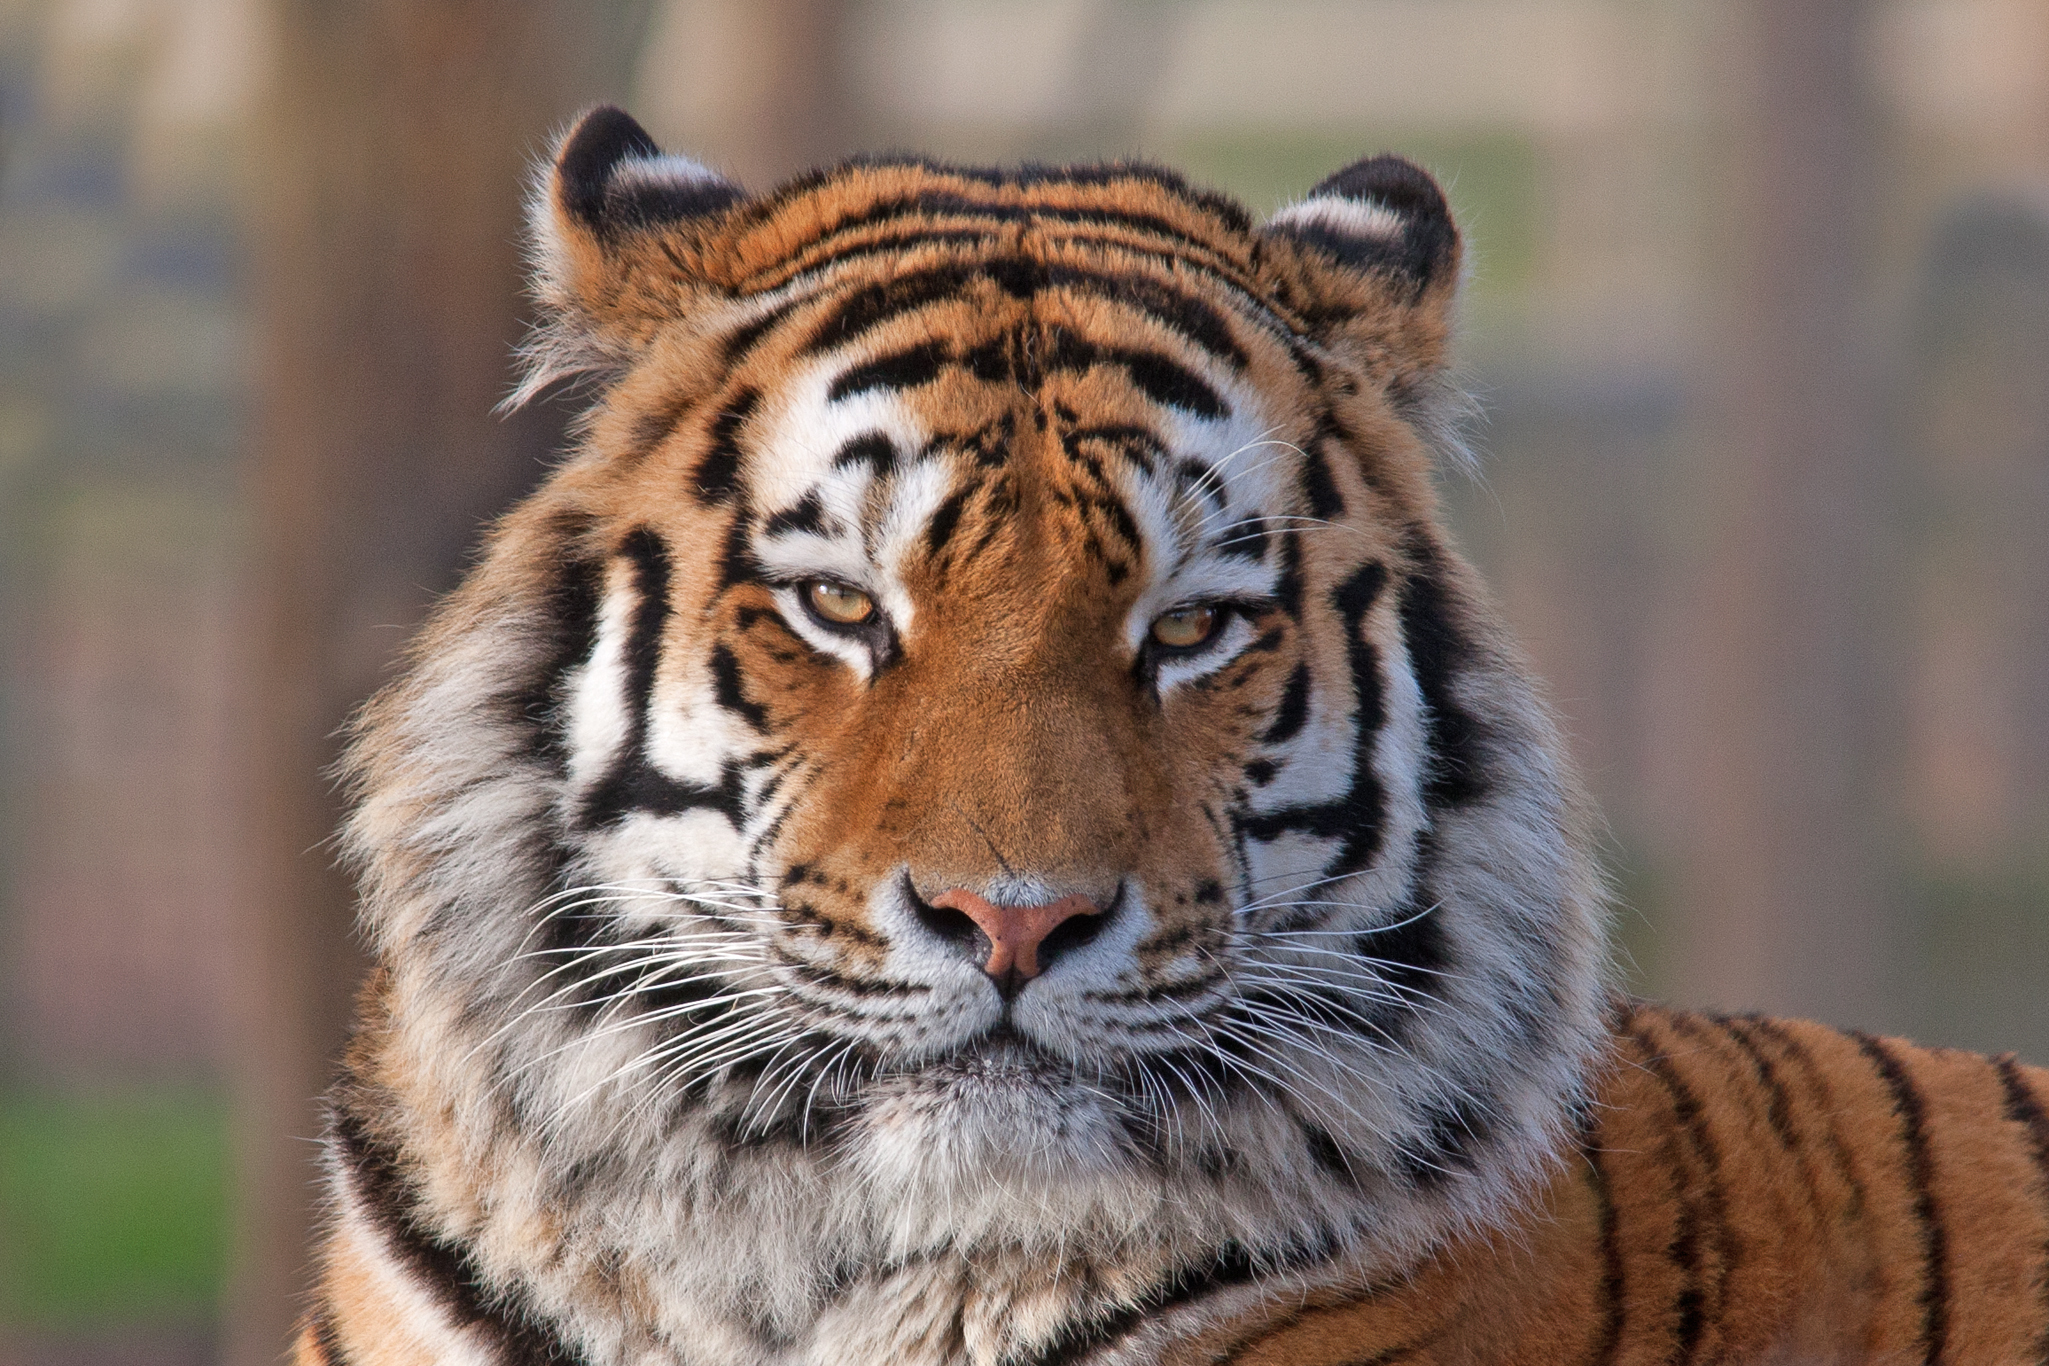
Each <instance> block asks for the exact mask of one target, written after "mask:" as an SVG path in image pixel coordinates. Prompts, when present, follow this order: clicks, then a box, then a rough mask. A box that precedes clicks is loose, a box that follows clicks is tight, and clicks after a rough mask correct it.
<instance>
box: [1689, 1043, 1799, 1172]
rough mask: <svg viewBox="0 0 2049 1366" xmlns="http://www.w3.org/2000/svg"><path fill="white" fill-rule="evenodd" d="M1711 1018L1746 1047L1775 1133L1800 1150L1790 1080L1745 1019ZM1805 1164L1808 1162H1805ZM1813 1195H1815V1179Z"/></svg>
mask: <svg viewBox="0 0 2049 1366" xmlns="http://www.w3.org/2000/svg"><path fill="white" fill-rule="evenodd" d="M1709 1018H1710V1019H1712V1020H1713V1021H1714V1023H1715V1024H1717V1025H1718V1026H1720V1027H1721V1030H1722V1032H1723V1033H1724V1034H1727V1035H1728V1036H1729V1038H1730V1040H1731V1041H1732V1042H1734V1043H1735V1045H1736V1047H1737V1048H1739V1049H1741V1050H1742V1052H1743V1056H1744V1057H1746V1058H1748V1059H1749V1060H1750V1066H1751V1070H1753V1071H1754V1072H1756V1073H1757V1081H1758V1084H1759V1085H1760V1086H1762V1087H1764V1096H1765V1104H1764V1117H1765V1122H1766V1123H1768V1124H1770V1125H1771V1126H1772V1134H1773V1135H1774V1136H1775V1137H1776V1138H1777V1139H1778V1140H1779V1146H1780V1147H1782V1148H1784V1149H1785V1150H1786V1151H1787V1152H1798V1151H1799V1149H1800V1136H1799V1135H1798V1134H1796V1133H1794V1132H1793V1109H1792V1098H1791V1097H1790V1096H1789V1095H1787V1093H1786V1083H1785V1082H1784V1081H1783V1080H1782V1079H1781V1078H1780V1077H1779V1069H1778V1068H1777V1067H1775V1066H1773V1065H1772V1060H1771V1059H1770V1058H1767V1057H1766V1056H1765V1055H1764V1050H1763V1049H1761V1048H1759V1047H1758V1046H1757V1040H1755V1039H1753V1038H1751V1037H1750V1031H1749V1030H1748V1029H1746V1028H1744V1027H1743V1026H1744V1025H1745V1023H1746V1022H1745V1021H1742V1020H1732V1019H1730V1018H1728V1017H1727V1016H1725V1015H1713V1016H1710V1017H1709ZM1802 1165H1803V1166H1804V1165H1806V1164H1805V1163H1804V1162H1803V1163H1802ZM1810 1175H1811V1174H1810ZM1809 1194H1810V1195H1812V1194H1814V1191H1813V1189H1812V1181H1811V1180H1810V1182H1809Z"/></svg>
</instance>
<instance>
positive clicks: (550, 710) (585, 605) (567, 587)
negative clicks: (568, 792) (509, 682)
mask: <svg viewBox="0 0 2049 1366" xmlns="http://www.w3.org/2000/svg"><path fill="white" fill-rule="evenodd" d="M594 525H595V519H593V518H591V517H588V516H585V515H583V514H581V513H570V514H563V515H561V516H558V517H556V518H555V519H553V521H552V523H551V525H550V526H549V528H548V532H547V535H546V536H545V537H544V549H543V550H542V551H541V553H540V555H539V557H538V558H539V560H540V562H542V563H546V564H553V565H558V566H560V568H559V569H558V570H557V572H556V575H555V578H554V579H553V580H552V581H551V582H550V583H549V584H548V586H547V588H546V590H545V591H544V593H543V595H542V599H541V604H540V613H539V615H540V624H539V629H538V630H537V631H536V632H535V635H536V636H537V637H538V639H537V640H536V641H535V643H536V644H537V645H538V646H539V649H538V650H535V651H533V653H534V654H535V655H537V656H538V660H539V662H538V664H537V665H536V667H535V668H534V670H533V672H532V673H530V674H528V675H527V676H526V678H525V679H523V680H522V681H521V683H520V686H519V687H517V688H515V689H514V690H513V691H511V692H509V693H507V694H506V695H505V699H504V704H503V705H504V708H505V713H506V715H507V716H508V717H509V718H510V719H511V721H512V722H513V724H514V725H517V726H520V727H524V728H527V730H528V740H527V743H526V745H525V747H524V748H525V753H526V754H527V755H528V756H530V757H532V758H535V759H539V760H541V761H542V762H544V763H546V764H547V765H548V767H549V768H550V769H551V770H552V771H553V772H554V773H555V774H556V776H558V777H559V776H561V775H562V774H564V773H566V772H567V771H568V766H569V755H568V749H567V746H566V743H565V740H564V736H563V730H564V727H563V721H562V715H561V711H562V703H563V696H562V684H563V680H564V678H565V677H566V676H567V674H568V673H569V671H570V670H571V669H573V668H575V667H576V666H577V665H579V664H581V663H583V662H584V661H585V660H587V659H589V658H590V656H591V651H592V650H593V649H595V648H596V646H597V638H598V601H599V598H600V596H601V595H602V589H603V586H604V562H603V560H602V559H601V558H600V557H598V556H595V555H592V554H590V553H589V552H588V551H586V550H585V549H584V546H583V541H584V538H585V536H587V535H588V534H589V532H590V530H591V528H592V527H593V526H594Z"/></svg>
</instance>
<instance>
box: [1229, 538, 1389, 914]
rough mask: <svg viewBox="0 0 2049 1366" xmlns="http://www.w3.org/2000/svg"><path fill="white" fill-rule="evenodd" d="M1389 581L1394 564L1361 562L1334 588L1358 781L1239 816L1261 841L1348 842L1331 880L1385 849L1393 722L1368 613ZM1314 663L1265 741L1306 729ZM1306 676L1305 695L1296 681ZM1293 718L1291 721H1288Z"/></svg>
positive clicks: (1286, 695)
mask: <svg viewBox="0 0 2049 1366" xmlns="http://www.w3.org/2000/svg"><path fill="white" fill-rule="evenodd" d="M1386 584H1387V568H1386V566H1385V565H1383V564H1381V563H1380V562H1379V561H1377V560H1376V561H1373V562H1372V563H1369V564H1365V565H1362V566H1360V567H1359V568H1358V569H1356V570H1354V571H1353V573H1352V574H1351V576H1350V577H1349V578H1347V579H1346V580H1345V581H1344V582H1343V583H1341V584H1339V585H1338V586H1337V587H1335V588H1333V589H1332V590H1331V594H1330V602H1331V606H1332V608H1333V609H1335V610H1336V612H1337V613H1338V616H1339V619H1340V620H1341V621H1342V622H1343V623H1344V630H1345V654H1346V659H1347V662H1348V663H1349V665H1350V669H1351V674H1352V727H1353V729H1352V782H1351V786H1350V787H1349V788H1348V789H1347V790H1346V792H1345V794H1344V795H1343V796H1341V797H1338V798H1336V799H1335V800H1332V801H1327V802H1316V803H1311V804H1305V805H1298V806H1284V807H1282V808H1280V809H1279V810H1277V811H1268V812H1245V813H1242V814H1238V815H1234V817H1233V820H1234V822H1235V823H1236V824H1237V825H1238V827H1239V828H1240V829H1241V830H1242V831H1243V832H1244V833H1245V834H1246V835H1248V836H1250V837H1251V838H1253V839H1256V840H1261V841H1271V840H1276V839H1279V838H1280V837H1281V836H1282V835H1285V834H1291V833H1301V834H1309V835H1314V836H1316V837H1317V838H1320V839H1339V838H1342V840H1343V841H1344V843H1343V844H1342V845H1341V846H1340V847H1339V849H1338V851H1337V853H1336V854H1335V855H1334V856H1333V857H1332V859H1331V861H1330V863H1329V865H1328V866H1326V867H1325V868H1324V870H1323V871H1324V875H1325V876H1327V877H1338V876H1342V875H1343V874H1345V873H1354V872H1357V871H1359V870H1360V869H1362V868H1365V867H1367V866H1369V865H1370V864H1371V863H1372V862H1373V860H1374V858H1375V857H1376V856H1377V855H1378V854H1379V853H1380V836H1381V829H1382V827H1383V825H1384V824H1385V823H1386V816H1387V794H1386V792H1385V791H1384V790H1383V789H1382V787H1381V783H1380V778H1379V775H1377V774H1376V773H1375V772H1374V771H1373V755H1374V752H1375V750H1376V749H1377V748H1378V747H1379V743H1380V732H1381V730H1382V729H1383V728H1384V727H1385V725H1386V724H1387V705H1386V699H1385V697H1384V695H1383V690H1382V687H1381V679H1380V652H1379V651H1378V650H1376V649H1375V648H1374V647H1373V642H1372V641H1370V640H1368V639H1367V638H1366V633H1365V629H1364V628H1365V620H1366V614H1367V613H1368V612H1370V611H1371V610H1372V609H1373V604H1374V603H1375V602H1376V601H1378V599H1379V597H1380V593H1381V590H1382V589H1383V588H1384V587H1385V586H1386ZM1307 671H1308V665H1307V664H1306V663H1304V664H1301V665H1298V666H1297V668H1296V671H1295V675H1294V676H1292V677H1291V678H1290V679H1289V681H1288V687H1287V689H1286V691H1284V692H1283V693H1282V695H1281V705H1280V709H1279V710H1278V711H1277V712H1276V714H1275V717H1274V721H1273V722H1272V724H1271V725H1269V726H1268V728H1267V731H1266V733H1265V735H1264V736H1262V737H1261V738H1262V739H1264V740H1265V741H1266V742H1268V743H1274V742H1275V740H1276V736H1277V735H1278V736H1279V737H1280V738H1286V737H1287V736H1289V735H1292V734H1294V733H1295V732H1296V731H1299V730H1300V729H1301V726H1302V720H1303V717H1304V715H1306V712H1307V699H1308V683H1307ZM1297 678H1299V679H1301V680H1302V687H1301V690H1300V692H1299V695H1298V693H1297V688H1296V679H1297ZM1284 723H1285V724H1284Z"/></svg>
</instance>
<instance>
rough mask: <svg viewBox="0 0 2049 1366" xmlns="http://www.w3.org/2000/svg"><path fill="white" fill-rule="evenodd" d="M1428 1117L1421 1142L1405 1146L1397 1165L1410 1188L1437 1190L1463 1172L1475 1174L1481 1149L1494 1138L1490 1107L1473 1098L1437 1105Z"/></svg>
mask: <svg viewBox="0 0 2049 1366" xmlns="http://www.w3.org/2000/svg"><path fill="white" fill-rule="evenodd" d="M1428 1115H1429V1122H1428V1123H1427V1124H1426V1125H1425V1126H1424V1130H1423V1137H1422V1139H1421V1141H1420V1142H1418V1143H1416V1144H1415V1145H1414V1146H1413V1147H1404V1148H1403V1149H1402V1150H1401V1152H1400V1153H1399V1154H1398V1155H1397V1156H1396V1158H1395V1164H1396V1166H1397V1167H1398V1168H1399V1170H1400V1171H1401V1173H1402V1175H1403V1176H1405V1177H1407V1178H1408V1181H1409V1184H1410V1185H1412V1186H1415V1187H1416V1188H1417V1189H1418V1190H1426V1191H1436V1190H1442V1189H1443V1188H1444V1187H1445V1185H1446V1184H1447V1183H1448V1182H1450V1180H1451V1179H1452V1177H1454V1176H1456V1175H1458V1174H1459V1173H1460V1172H1466V1173H1471V1172H1472V1171H1474V1170H1475V1169H1477V1168H1478V1167H1479V1165H1480V1154H1481V1150H1482V1149H1483V1148H1485V1147H1486V1146H1487V1143H1488V1142H1489V1140H1491V1139H1492V1138H1493V1136H1494V1130H1495V1124H1496V1120H1495V1117H1494V1115H1493V1113H1492V1110H1491V1108H1490V1107H1489V1106H1488V1105H1487V1104H1485V1103H1484V1102H1482V1101H1479V1100H1476V1099H1474V1098H1473V1097H1471V1096H1459V1097H1457V1098H1455V1099H1453V1100H1451V1101H1448V1102H1445V1103H1442V1104H1439V1105H1436V1106H1433V1107H1432V1108H1431V1109H1430V1110H1429V1111H1428Z"/></svg>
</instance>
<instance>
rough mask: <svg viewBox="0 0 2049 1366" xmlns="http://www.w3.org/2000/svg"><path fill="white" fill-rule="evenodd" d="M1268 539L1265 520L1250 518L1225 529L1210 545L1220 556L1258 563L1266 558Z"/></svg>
mask: <svg viewBox="0 0 2049 1366" xmlns="http://www.w3.org/2000/svg"><path fill="white" fill-rule="evenodd" d="M1268 539H1269V537H1268V535H1267V530H1266V519H1265V518H1263V517H1251V518H1247V519H1246V520H1245V521H1242V522H1233V523H1232V524H1231V525H1229V526H1227V527H1225V528H1224V533H1223V535H1222V536H1220V537H1219V538H1218V539H1216V540H1215V541H1212V542H1211V543H1210V544H1211V547H1212V548H1213V549H1214V550H1215V551H1216V552H1217V553H1218V554H1220V555H1231V556H1235V557H1236V558H1238V559H1241V560H1253V561H1259V560H1263V559H1265V558H1266V546H1267V541H1268Z"/></svg>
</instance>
